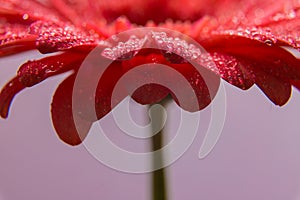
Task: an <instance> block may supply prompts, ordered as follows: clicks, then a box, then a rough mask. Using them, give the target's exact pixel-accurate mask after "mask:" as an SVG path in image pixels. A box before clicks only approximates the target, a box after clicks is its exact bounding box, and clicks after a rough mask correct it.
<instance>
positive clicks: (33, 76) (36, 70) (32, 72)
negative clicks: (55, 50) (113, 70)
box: [0, 52, 85, 118]
mask: <svg viewBox="0 0 300 200" xmlns="http://www.w3.org/2000/svg"><path fill="white" fill-rule="evenodd" d="M84 58H85V55H84V54H77V53H74V52H68V53H64V54H61V55H56V56H51V57H47V58H43V59H41V60H38V61H28V62H27V63H25V64H23V65H22V66H21V67H20V69H19V71H18V75H17V76H16V77H15V78H14V79H12V80H11V81H10V82H8V83H7V84H6V85H5V86H4V88H3V89H2V91H1V92H0V111H1V113H0V114H1V117H3V118H6V117H7V115H8V111H9V107H10V104H11V102H12V100H13V98H14V96H15V95H16V94H17V93H19V92H20V91H22V90H23V89H25V88H26V87H31V86H33V85H35V84H37V83H39V82H41V81H43V80H45V79H46V78H49V77H51V76H54V75H57V74H61V73H64V72H66V71H69V70H72V69H78V67H79V66H80V64H81V62H82V61H83V59H84Z"/></svg>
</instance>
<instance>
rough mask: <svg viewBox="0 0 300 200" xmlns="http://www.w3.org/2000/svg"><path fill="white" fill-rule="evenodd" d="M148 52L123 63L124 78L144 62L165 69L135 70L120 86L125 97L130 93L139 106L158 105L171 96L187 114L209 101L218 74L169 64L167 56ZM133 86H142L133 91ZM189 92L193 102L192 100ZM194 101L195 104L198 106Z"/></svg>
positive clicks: (148, 68)
mask: <svg viewBox="0 0 300 200" xmlns="http://www.w3.org/2000/svg"><path fill="white" fill-rule="evenodd" d="M152 51H153V52H152V53H150V54H149V55H146V56H145V55H137V56H135V57H134V58H133V59H131V60H129V61H124V62H123V68H124V70H125V75H126V73H127V71H128V72H129V70H130V69H134V68H138V67H139V66H140V65H143V64H147V63H156V64H157V63H159V64H163V65H164V66H165V67H160V68H157V67H156V65H155V64H153V65H149V66H147V70H141V71H138V70H136V71H135V73H134V74H131V75H130V76H131V77H129V79H128V81H127V82H126V83H124V85H125V86H126V88H128V90H129V91H130V92H129V94H131V93H132V92H134V93H133V96H132V97H133V98H134V100H135V101H137V102H138V103H141V104H153V103H158V102H159V101H161V100H162V99H163V98H165V97H166V96H167V95H168V94H169V93H171V95H172V97H173V98H174V100H175V101H176V103H177V104H178V105H179V106H180V107H182V108H183V109H185V110H187V111H191V112H194V111H198V110H201V109H204V108H205V107H206V106H207V105H208V104H209V103H210V102H211V100H212V99H213V98H214V96H215V94H216V92H217V89H218V87H219V81H220V80H219V77H218V75H216V74H214V73H212V72H211V71H210V70H207V69H205V68H204V67H202V68H199V69H198V70H199V71H198V70H197V69H195V68H194V66H192V65H191V64H190V63H181V64H174V63H171V62H169V61H167V59H169V60H170V59H171V58H170V57H168V58H164V56H163V55H161V53H159V52H156V51H157V50H152ZM142 54H143V53H142ZM179 77H181V79H180V78H179ZM137 83H141V84H146V85H144V86H143V87H140V88H138V89H137V90H136V91H133V89H136V88H135V86H134V85H136V84H137ZM156 83H161V84H163V85H158V84H156ZM186 83H188V84H186ZM191 89H192V90H193V92H194V93H195V95H196V96H195V98H196V99H195V98H193V97H194V96H193V94H192V91H191ZM195 102H198V105H197V103H196V104H195Z"/></svg>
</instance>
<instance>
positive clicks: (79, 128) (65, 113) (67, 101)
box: [51, 74, 92, 145]
mask: <svg viewBox="0 0 300 200" xmlns="http://www.w3.org/2000/svg"><path fill="white" fill-rule="evenodd" d="M75 77H76V75H75V74H73V75H71V76H70V77H68V78H67V79H66V80H64V81H63V82H62V83H61V84H60V85H59V86H58V88H57V89H56V91H55V94H54V96H53V99H52V106H51V114H52V122H53V125H54V128H55V130H56V133H57V134H58V136H59V138H60V139H61V140H63V141H64V142H66V143H67V144H70V145H78V144H80V143H81V142H82V141H83V139H84V138H85V137H86V135H87V134H88V132H89V129H90V127H91V125H92V122H91V121H87V120H85V119H83V118H81V117H76V125H75V121H74V118H73V114H76V112H75V113H73V110H72V92H73V85H74V80H75Z"/></svg>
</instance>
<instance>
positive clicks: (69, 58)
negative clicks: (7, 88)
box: [18, 52, 86, 87]
mask: <svg viewBox="0 0 300 200" xmlns="http://www.w3.org/2000/svg"><path fill="white" fill-rule="evenodd" d="M85 56H86V55H85V54H79V53H75V52H66V53H63V54H60V55H56V56H50V57H46V58H43V59H40V60H36V61H27V62H26V63H24V64H23V65H22V66H21V67H20V68H19V70H18V77H19V80H20V82H21V83H22V84H23V85H24V86H26V87H31V86H33V85H35V84H37V83H39V82H41V81H43V80H45V79H46V78H48V77H51V76H54V75H57V74H61V73H64V72H66V71H69V70H72V69H75V70H76V69H78V67H79V66H80V65H81V63H82V62H83V60H84V58H85Z"/></svg>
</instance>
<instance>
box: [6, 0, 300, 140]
mask: <svg viewBox="0 0 300 200" xmlns="http://www.w3.org/2000/svg"><path fill="white" fill-rule="evenodd" d="M0 2H1V4H0V56H1V57H4V56H7V55H11V54H16V53H19V52H23V51H28V50H32V49H37V50H39V51H40V52H41V53H43V54H49V56H47V57H45V58H42V59H40V60H33V61H27V62H26V63H24V64H23V65H21V66H20V68H19V70H18V72H17V75H16V76H15V77H14V78H13V79H12V80H11V81H9V82H8V83H7V84H6V85H5V86H4V88H3V89H2V91H1V93H0V115H1V117H3V118H6V117H7V116H8V112H9V106H10V104H11V102H12V100H13V98H14V96H15V95H16V94H17V93H19V92H20V91H22V90H23V89H25V88H26V87H31V86H33V85H36V84H38V83H40V82H42V81H44V80H45V79H47V78H49V77H51V76H54V75H57V74H61V73H64V72H67V71H71V72H72V73H71V75H70V76H69V77H67V78H66V79H65V80H64V81H63V82H62V83H61V84H60V85H59V86H58V88H57V90H56V92H55V94H54V96H53V101H52V109H51V113H52V121H53V124H54V127H55V129H56V131H57V133H58V135H59V137H60V138H61V139H62V140H63V141H65V142H66V143H68V144H71V145H76V144H79V143H81V141H82V139H83V138H84V137H85V136H86V134H87V133H88V131H89V129H90V126H91V124H92V123H93V121H92V120H90V118H89V117H88V116H87V115H85V114H82V115H81V116H80V118H79V119H80V127H75V125H74V118H73V117H74V113H73V111H72V104H73V102H72V93H73V89H74V81H75V77H76V75H77V73H78V71H79V69H80V66H81V64H82V63H83V61H84V60H85V58H86V57H87V56H88V55H89V53H90V52H91V51H92V50H93V49H94V48H95V47H97V46H99V45H100V46H101V45H102V46H104V47H105V46H109V44H107V43H106V39H108V38H109V37H110V36H112V35H115V34H118V33H120V32H123V31H127V30H132V29H133V28H137V27H161V28H168V29H171V30H176V31H179V32H181V33H183V34H186V35H187V36H189V37H191V38H193V39H194V40H195V41H197V42H198V43H199V44H201V46H203V47H204V48H205V50H206V51H207V52H208V54H209V56H210V58H211V59H212V61H214V63H215V65H216V67H217V70H218V73H215V72H214V70H212V69H211V68H209V67H207V66H206V65H207V64H208V63H207V62H205V59H203V60H202V61H203V62H202V65H203V66H204V67H205V68H206V69H209V70H210V71H211V73H212V74H213V75H212V76H216V77H221V78H222V79H224V80H226V81H227V82H229V83H230V84H232V85H234V86H236V87H238V88H241V89H243V90H246V89H248V88H250V87H251V86H252V85H253V84H256V85H257V86H258V87H259V88H260V89H261V90H262V91H263V92H264V93H265V94H266V96H267V97H268V98H269V99H270V100H271V101H272V102H273V103H274V104H276V105H280V106H281V105H284V104H285V103H286V102H287V101H288V99H289V98H290V94H291V86H292V85H294V86H296V87H297V88H300V86H299V79H300V65H299V64H300V63H299V60H298V59H297V58H296V57H295V56H293V55H292V54H291V53H290V52H288V51H286V50H285V49H284V48H282V46H287V47H290V48H294V49H298V50H299V48H300V37H299V29H300V18H299V15H300V13H299V8H300V3H299V2H297V1H293V0H289V1H286V0H278V1H276V3H274V2H273V1H271V0H265V1H258V0H248V1H244V0H242V1H237V0H225V1H224V0H222V1H221V0H214V1H210V2H209V3H208V2H207V1H199V0H197V1H196V0H188V1H182V0H174V1H167V0H163V1H162V0H148V1H143V0H128V1H120V0H110V1H103V0H102V1H88V0H87V1H84V0H72V1H70V0H44V1H41V0H40V1H39V0H27V1H21V0H6V1H4V0H1V1H0ZM154 34H164V33H163V32H160V33H159V32H158V33H154ZM159 37H164V39H162V40H161V43H160V44H161V45H168V44H170V45H175V46H176V45H178V43H181V44H183V45H181V46H183V47H184V48H183V49H182V50H178V52H177V54H179V55H180V56H178V55H176V54H174V53H170V52H168V51H157V50H154V49H152V50H151V49H146V50H141V51H135V50H136V49H134V48H138V47H139V45H142V44H143V40H142V38H134V37H133V38H131V39H128V41H130V44H134V45H135V46H134V47H132V46H130V45H127V44H129V42H128V41H127V42H128V43H126V42H125V43H123V42H122V43H118V45H119V46H118V48H119V49H121V50H116V49H114V48H106V49H105V51H104V52H103V54H102V59H111V60H112V62H111V64H110V67H109V68H108V69H107V70H106V71H105V72H104V75H103V76H102V78H101V79H100V81H99V84H98V87H97V91H96V94H95V96H93V98H92V99H94V100H95V107H96V108H95V109H96V112H97V118H98V119H100V118H101V117H103V116H104V115H106V114H107V113H108V112H109V111H110V110H111V109H112V106H111V102H112V100H113V99H112V91H113V89H114V86H115V84H116V83H117V82H118V80H119V79H120V78H121V77H122V76H123V75H124V74H125V73H126V72H127V71H128V70H130V69H132V68H134V67H135V66H138V65H141V64H146V63H150V62H153V61H155V62H156V63H161V64H165V65H168V66H170V67H171V68H172V69H175V70H177V71H179V72H180V73H181V74H183V76H184V77H185V78H186V79H187V80H188V82H189V83H190V84H191V86H192V88H193V89H194V91H195V93H196V96H197V98H198V102H199V105H197V106H196V107H197V109H195V107H194V106H193V105H188V104H180V102H179V101H178V99H176V95H173V93H172V91H170V90H169V89H168V88H166V87H163V86H161V85H157V84H148V85H145V86H143V87H141V88H139V89H138V90H136V91H135V92H134V93H132V97H133V98H134V99H135V100H136V101H137V102H139V103H142V104H152V103H155V102H159V101H161V100H162V99H163V98H165V97H166V96H167V95H168V94H171V95H172V96H173V98H174V99H175V101H176V102H177V103H178V104H179V105H180V106H181V107H182V108H184V109H186V110H189V111H195V110H200V109H203V108H205V107H206V106H207V105H208V104H209V103H210V101H211V97H210V96H209V91H208V88H207V87H206V86H205V81H204V80H203V79H202V77H201V74H199V73H198V72H197V71H195V70H194V69H193V68H192V66H191V65H190V63H188V62H186V61H187V60H189V59H191V58H192V57H193V55H195V54H196V57H197V58H198V57H199V55H198V54H197V49H195V48H194V47H192V46H191V45H185V43H184V42H182V41H181V40H176V39H175V38H172V39H170V38H168V36H167V35H162V36H159ZM155 39H157V38H156V36H155V37H154V40H155ZM166 39H168V41H166ZM126 45H127V46H126ZM132 48H133V49H132ZM120 51H121V53H120ZM124 52H125V53H124ZM182 52H185V54H184V55H183V54H181V53H182ZM50 53H56V54H50ZM119 53H120V54H119ZM200 62H201V60H200ZM209 70H208V71H209ZM165 75H166V74H165ZM166 76H167V75H166ZM136 78H137V77H136ZM139 78H142V77H139ZM175 82H176V80H175ZM88 86H89V85H88V83H87V87H88ZM74 92H75V93H76V91H74ZM82 95H83V94H82ZM126 95H128V94H127V93H125V96H126ZM207 97H209V98H207ZM212 97H213V96H212ZM79 109H80V110H81V111H83V113H84V110H85V108H84V106H82V107H81V108H79ZM76 128H77V129H76ZM78 129H80V130H78ZM79 132H80V134H81V135H80V136H79V135H78V134H79Z"/></svg>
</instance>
